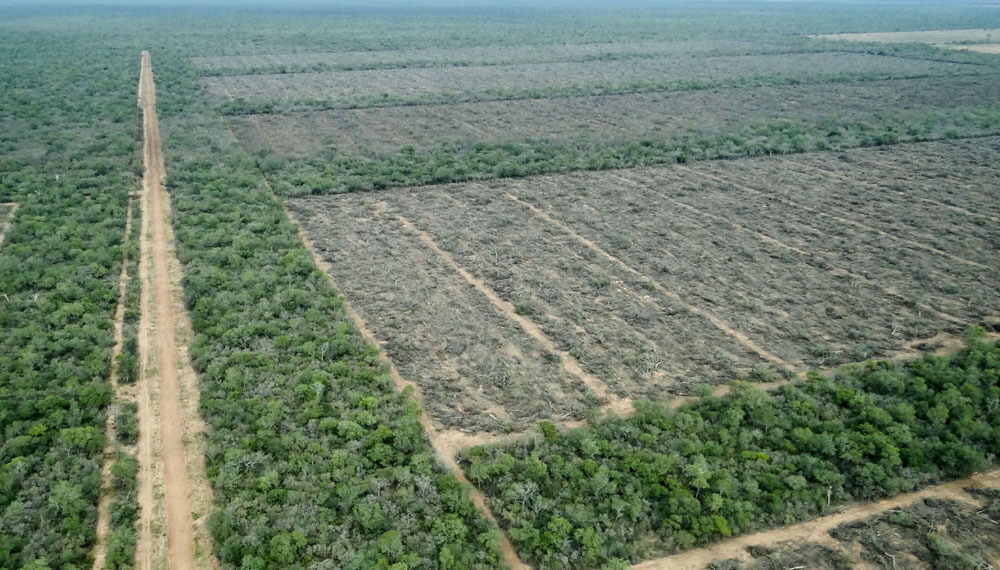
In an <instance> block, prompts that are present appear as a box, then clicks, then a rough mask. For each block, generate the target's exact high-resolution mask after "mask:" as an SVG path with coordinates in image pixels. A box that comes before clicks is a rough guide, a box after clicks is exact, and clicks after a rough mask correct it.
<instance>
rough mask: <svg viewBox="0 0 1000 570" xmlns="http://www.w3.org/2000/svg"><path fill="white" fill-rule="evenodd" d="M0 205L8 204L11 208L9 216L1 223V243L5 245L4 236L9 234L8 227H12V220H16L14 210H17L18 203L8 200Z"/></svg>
mask: <svg viewBox="0 0 1000 570" xmlns="http://www.w3.org/2000/svg"><path fill="white" fill-rule="evenodd" d="M0 206H6V207H8V208H10V211H9V212H7V217H6V218H5V219H4V222H3V223H2V224H0V245H3V238H4V236H6V235H7V229H8V228H9V227H10V223H11V221H13V220H14V212H16V211H17V203H16V202H7V203H6V204H0Z"/></svg>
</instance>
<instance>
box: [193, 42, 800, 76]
mask: <svg viewBox="0 0 1000 570" xmlns="http://www.w3.org/2000/svg"><path fill="white" fill-rule="evenodd" d="M790 49H792V48H791V47H790V46H782V45H778V44H769V43H763V42H762V43H758V42H748V41H737V40H687V41H647V42H636V41H622V42H606V43H586V44H567V43H561V44H554V45H541V46H503V45H500V46H472V47H456V48H451V49H442V48H423V49H396V50H365V51H341V52H323V53H315V52H312V53H308V52H307V53H286V54H257V55H230V56H201V57H192V58H191V62H192V63H193V64H194V65H195V67H198V68H199V69H202V70H204V71H205V72H206V73H210V74H220V75H240V74H245V73H256V72H259V71H260V70H266V69H274V70H275V71H278V70H279V69H281V68H284V69H286V70H289V71H292V70H300V71H301V70H308V69H309V68H310V67H314V68H318V69H323V68H328V67H329V68H337V67H343V68H352V69H363V68H365V67H380V66H385V67H390V66H391V67H409V66H413V67H419V66H435V65H454V66H468V65H501V64H520V63H543V62H556V61H571V60H576V59H584V60H585V59H627V58H630V57H635V58H648V57H683V58H689V57H698V56H701V57H704V56H712V55H725V54H730V55H741V54H759V53H768V52H780V51H788V50H790Z"/></svg>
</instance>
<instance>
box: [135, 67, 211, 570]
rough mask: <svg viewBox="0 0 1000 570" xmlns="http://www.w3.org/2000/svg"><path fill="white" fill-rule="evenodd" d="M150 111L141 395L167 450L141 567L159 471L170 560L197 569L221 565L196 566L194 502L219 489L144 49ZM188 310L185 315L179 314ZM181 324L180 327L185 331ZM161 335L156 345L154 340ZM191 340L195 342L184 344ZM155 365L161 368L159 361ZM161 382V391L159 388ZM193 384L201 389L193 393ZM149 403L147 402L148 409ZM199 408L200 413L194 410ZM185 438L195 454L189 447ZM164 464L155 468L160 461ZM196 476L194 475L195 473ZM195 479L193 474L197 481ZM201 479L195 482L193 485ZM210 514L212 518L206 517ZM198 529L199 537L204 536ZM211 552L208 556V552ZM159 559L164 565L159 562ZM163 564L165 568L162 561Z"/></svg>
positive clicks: (144, 498) (143, 428)
mask: <svg viewBox="0 0 1000 570" xmlns="http://www.w3.org/2000/svg"><path fill="white" fill-rule="evenodd" d="M139 97H140V104H141V106H142V108H143V133H144V139H145V140H144V145H143V163H144V166H145V172H144V175H143V208H142V219H143V227H142V235H141V257H142V259H141V263H140V269H139V272H140V277H141V279H142V285H143V298H144V299H145V300H144V302H143V307H142V308H143V311H142V317H141V321H140V328H141V331H142V332H141V334H140V336H139V340H140V346H139V350H140V354H141V355H142V356H141V360H142V363H143V365H142V367H141V378H140V382H141V383H143V384H145V385H146V386H145V388H146V390H142V391H143V392H144V394H141V395H140V418H139V421H140V433H142V432H146V433H147V434H149V433H153V434H155V433H156V432H157V430H158V433H159V442H160V445H159V448H158V449H157V450H156V451H158V452H159V453H158V454H156V453H153V450H152V449H151V448H152V446H153V440H152V438H149V437H147V438H145V440H141V441H140V444H142V443H145V444H146V447H145V448H144V449H143V450H142V451H141V453H140V457H141V461H142V460H144V462H145V465H144V467H143V469H141V480H140V494H139V499H140V509H141V510H142V512H143V516H142V517H141V521H142V522H143V524H144V527H143V529H142V532H141V534H140V545H139V546H138V548H137V551H138V553H139V565H140V567H150V566H151V565H152V564H153V562H152V558H153V557H152V555H151V553H152V552H153V551H154V549H155V544H151V543H150V542H149V541H155V540H156V538H155V537H154V536H153V534H154V531H155V530H157V529H151V528H150V527H152V526H153V525H152V522H153V520H152V514H151V513H155V512H156V510H157V509H158V507H159V505H158V504H157V502H156V498H155V497H154V496H153V493H152V482H151V479H155V477H156V475H154V473H155V470H156V469H158V468H162V478H163V479H162V482H163V489H162V490H163V493H162V498H163V508H164V511H165V521H164V523H165V527H166V528H165V530H166V538H167V544H166V548H167V553H166V558H167V562H168V567H169V568H171V569H183V570H187V569H193V568H196V567H206V566H209V567H211V566H214V564H213V562H212V561H211V560H207V559H205V560H202V561H200V563H196V557H195V540H196V534H197V535H198V543H199V547H201V548H200V550H202V554H203V555H208V556H205V558H211V556H210V554H209V553H210V552H211V549H210V542H209V541H208V540H207V539H206V538H205V536H204V535H205V532H204V529H203V527H199V528H198V529H196V528H195V525H194V518H193V516H192V503H193V502H194V503H197V504H198V505H200V506H202V507H204V505H206V504H210V497H211V492H210V490H208V485H207V479H205V478H204V462H203V459H202V458H201V449H200V446H199V445H198V443H199V442H200V435H201V433H200V431H199V428H200V420H199V418H198V417H197V396H198V394H197V390H196V380H194V373H193V371H192V370H191V369H190V362H189V361H188V360H187V358H186V356H187V354H186V351H183V350H180V351H179V350H178V346H177V336H178V334H179V333H180V335H181V336H182V337H189V336H190V334H189V332H187V331H185V329H184V325H185V324H186V319H185V315H184V314H183V305H181V304H179V303H178V301H179V291H180V289H179V288H180V272H179V263H178V262H177V260H176V259H175V258H174V255H173V248H172V238H173V235H172V232H171V231H170V228H169V227H168V223H169V216H170V198H169V196H168V195H167V191H166V188H165V187H164V185H163V181H164V179H165V170H164V162H163V154H162V148H161V141H160V133H159V123H158V121H157V118H156V88H155V85H154V83H153V72H152V64H151V61H150V56H149V52H145V51H144V52H142V75H141V80H140V89H139ZM176 313H180V314H176ZM178 324H179V325H180V326H178ZM154 335H155V345H154V344H153V342H152V338H151V337H153V336H154ZM183 340H187V339H183ZM153 363H155V364H153ZM156 380H158V382H156V384H155V386H154V384H153V382H154V381H156ZM192 385H195V389H194V390H192V389H191V387H192ZM155 393H158V399H159V409H158V410H157V411H158V412H159V421H158V422H157V421H156V418H155V416H156V411H154V410H153V407H152V405H151V400H152V397H151V394H155ZM144 404H145V405H144ZM192 410H193V413H192ZM185 440H187V441H188V449H185ZM157 456H158V458H159V460H160V462H158V464H157V465H152V464H151V463H152V460H153V459H154V458H155V457H157ZM189 471H190V472H189ZM189 475H191V477H189ZM192 479H193V480H194V484H192V481H191V480H192ZM205 514H207V513H205ZM196 530H197V531H198V532H196ZM143 543H144V544H143ZM205 547H208V548H209V550H208V552H205V551H204V548H205ZM157 562H159V561H157ZM157 565H158V564H157Z"/></svg>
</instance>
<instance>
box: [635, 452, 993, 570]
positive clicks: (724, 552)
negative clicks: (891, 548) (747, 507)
mask: <svg viewBox="0 0 1000 570" xmlns="http://www.w3.org/2000/svg"><path fill="white" fill-rule="evenodd" d="M997 485H1000V469H993V470H991V471H986V472H983V473H977V474H975V475H973V476H971V477H968V478H965V479H960V480H958V481H950V482H948V483H941V484H938V485H934V486H931V487H925V488H924V489H921V490H919V491H912V492H909V493H903V494H901V495H896V496H895V497H891V498H888V499H883V500H880V501H876V502H869V503H863V504H860V505H855V506H853V507H849V508H847V509H846V510H844V511H841V512H839V513H833V514H829V515H824V516H821V517H819V518H815V519H812V520H810V521H806V522H801V523H797V524H793V525H790V526H784V527H778V528H774V529H771V530H764V531H760V532H755V533H753V534H747V535H743V536H739V537H736V538H733V539H729V540H724V541H722V542H718V543H716V544H713V545H711V546H707V547H703V548H697V549H694V550H688V551H686V552H681V553H678V554H673V555H670V556H666V557H663V558H658V559H653V560H647V561H645V562H641V563H639V564H635V565H633V566H632V567H631V568H632V570H701V569H703V568H705V567H706V566H707V565H708V564H709V563H711V562H712V561H713V560H719V559H725V558H740V557H741V556H745V549H746V548H747V547H749V546H755V545H761V546H775V545H777V544H780V543H783V542H788V541H791V540H801V541H811V542H821V543H826V544H830V543H831V541H832V540H833V538H832V537H830V535H829V534H828V533H829V531H830V530H832V529H834V528H836V527H838V526H840V525H842V524H844V523H848V522H853V521H856V520H860V519H865V518H869V517H872V516H876V515H879V514H881V513H884V512H886V511H889V510H892V509H895V508H899V507H903V506H907V505H910V504H912V503H915V502H917V501H920V500H923V499H928V498H943V499H952V500H956V501H959V502H964V503H966V504H971V505H976V506H980V505H979V503H978V501H976V500H975V499H974V498H972V497H970V496H969V495H968V493H966V492H965V489H966V488H985V487H996V486H997Z"/></svg>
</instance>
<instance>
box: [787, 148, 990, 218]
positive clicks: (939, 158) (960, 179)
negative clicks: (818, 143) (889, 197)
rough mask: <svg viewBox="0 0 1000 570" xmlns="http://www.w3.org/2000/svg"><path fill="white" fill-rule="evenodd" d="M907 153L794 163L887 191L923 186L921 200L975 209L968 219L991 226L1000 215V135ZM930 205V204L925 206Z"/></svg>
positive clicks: (849, 154) (859, 153)
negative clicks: (998, 166) (998, 157)
mask: <svg viewBox="0 0 1000 570" xmlns="http://www.w3.org/2000/svg"><path fill="white" fill-rule="evenodd" d="M919 148H920V152H919V153H914V154H913V155H912V156H911V155H909V153H907V152H906V151H905V150H903V149H900V148H889V149H883V150H860V149H859V150H848V151H845V152H840V153H836V154H826V153H814V154H808V155H803V156H801V157H797V158H796V162H798V163H801V164H803V165H808V166H810V167H813V168H820V169H823V170H826V171H827V172H832V173H835V174H836V175H838V176H840V177H844V178H847V179H849V180H856V181H858V182H860V183H862V184H876V185H879V186H881V187H883V188H886V189H888V190H892V191H896V192H907V191H912V189H920V190H922V192H921V196H920V199H919V200H920V201H922V202H924V204H925V205H926V204H932V202H929V201H928V200H932V201H933V203H939V204H944V205H945V206H948V207H953V208H961V209H963V210H967V211H968V212H970V213H972V214H974V215H973V216H972V218H973V223H976V224H978V225H980V226H990V225H994V224H995V222H996V218H997V217H998V216H1000V172H997V169H996V154H997V152H998V149H1000V138H998V137H988V138H979V139H968V140H959V141H941V142H935V143H925V144H921V145H920V146H919ZM928 207H930V206H928Z"/></svg>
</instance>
